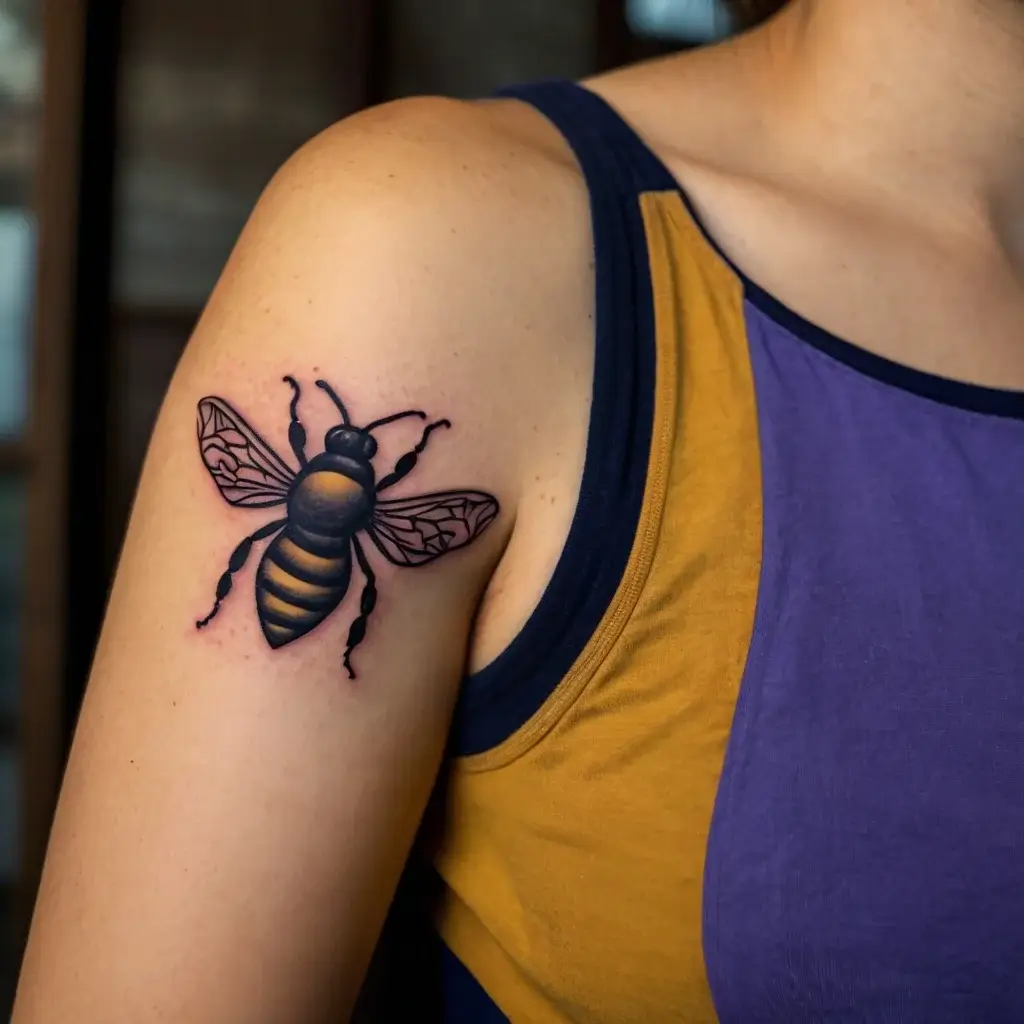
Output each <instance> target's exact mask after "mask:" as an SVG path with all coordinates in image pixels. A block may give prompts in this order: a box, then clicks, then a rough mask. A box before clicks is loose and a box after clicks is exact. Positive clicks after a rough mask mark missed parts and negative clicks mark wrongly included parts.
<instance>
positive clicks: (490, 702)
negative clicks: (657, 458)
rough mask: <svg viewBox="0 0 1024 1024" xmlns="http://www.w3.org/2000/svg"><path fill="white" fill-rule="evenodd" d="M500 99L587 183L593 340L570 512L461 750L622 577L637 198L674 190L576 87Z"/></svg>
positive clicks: (581, 640)
mask: <svg viewBox="0 0 1024 1024" xmlns="http://www.w3.org/2000/svg"><path fill="white" fill-rule="evenodd" d="M497 95H498V97H500V98H507V99H516V100H519V101H520V102H523V103H526V104H529V105H531V106H533V107H535V108H536V109H537V110H538V111H539V112H540V113H541V114H542V115H544V116H545V117H546V118H547V119H548V120H549V121H550V122H551V123H552V124H553V125H554V127H555V128H557V129H558V131H559V132H560V133H561V134H562V135H563V136H564V137H565V139H566V141H567V143H568V145H569V146H570V147H571V149H572V150H573V152H574V154H575V157H576V160H577V162H578V164H579V166H580V169H581V171H582V173H583V176H584V178H585V180H586V184H587V188H588V191H589V195H590V208H591V219H592V230H593V243H594V261H595V276H596V306H595V335H596V336H595V358H594V379H593V392H592V404H591V411H590V424H589V433H588V437H587V450H586V457H585V461H584V468H583V476H582V480H581V484H580V492H579V498H578V501H577V505H576V511H575V514H574V516H573V520H572V524H571V526H570V529H569V534H568V537H567V539H566V542H565V546H564V547H563V549H562V553H561V555H560V557H559V560H558V562H557V564H556V566H555V570H554V572H553V574H552V576H551V579H550V580H549V582H548V585H547V587H546V588H545V590H544V592H543V594H542V595H541V598H540V600H539V602H538V603H537V605H536V607H535V609H534V611H533V612H532V614H531V615H530V616H529V618H528V619H527V621H526V623H525V624H524V626H523V627H522V629H521V630H520V632H519V633H518V634H517V635H516V636H515V637H514V639H513V640H512V641H511V643H510V644H509V646H508V647H506V648H505V650H504V651H503V652H502V653H501V654H499V655H498V657H497V658H496V659H495V660H494V661H492V662H491V663H490V664H489V665H487V666H486V667H485V668H483V669H481V670H480V671H479V672H477V673H475V674H474V675H471V676H468V677H467V678H466V679H465V680H464V683H463V686H462V688H461V691H460V696H459V700H458V703H457V706H456V709H455V715H454V719H453V727H452V736H451V742H450V753H451V755H452V756H455V757H469V758H474V755H484V754H486V753H488V752H490V751H494V750H495V748H497V747H499V746H501V745H502V744H504V743H506V741H508V740H510V739H511V738H512V737H514V736H516V734H517V733H519V732H520V730H522V729H523V727H524V726H525V725H526V724H527V723H528V722H530V721H531V719H533V718H534V716H536V715H537V713H538V712H539V711H541V709H542V708H544V706H545V704H546V703H547V702H548V700H549V698H551V697H552V695H553V694H554V693H555V691H556V689H557V688H558V687H559V684H560V683H561V682H562V681H563V679H565V677H566V676H567V675H568V674H569V672H570V670H571V669H572V668H573V666H574V664H575V663H576V661H577V659H578V658H579V657H580V655H581V654H582V653H583V651H584V649H585V648H586V647H587V644H588V643H589V642H590V640H591V638H592V637H593V636H594V635H595V633H596V631H597V630H598V629H599V627H600V626H601V623H602V619H603V618H604V616H605V614H606V612H607V611H608V610H609V608H610V606H611V605H612V603H613V601H614V599H615V596H616V592H617V591H618V589H619V586H620V583H621V582H622V580H623V578H624V576H625V574H626V571H627V567H628V565H629V563H630V557H631V554H632V551H633V547H634V540H635V538H636V536H637V531H638V528H639V526H640V524H641V518H642V513H643V509H644V495H645V490H646V486H647V479H648V469H649V464H650V454H651V447H652V439H653V437H654V432H655V423H654V420H655V394H656V389H657V386H658V358H657V339H656V333H655V332H656V325H655V312H654V295H653V284H652V279H651V267H650V256H649V249H648V240H647V232H646V229H645V223H644V216H643V211H642V208H641V202H640V200H641V196H643V195H644V194H648V193H652V192H668V191H671V192H677V191H678V186H677V184H676V182H675V180H674V178H673V177H672V175H671V174H670V173H669V171H668V170H667V169H666V168H665V167H664V165H663V164H662V163H661V161H660V160H658V158H657V157H656V156H655V155H654V154H653V153H652V152H651V151H650V150H649V149H648V148H647V146H646V145H645V144H644V143H643V142H642V141H641V139H640V138H639V136H637V135H636V133H635V132H634V131H633V129H632V128H630V127H629V125H627V124H626V122H625V121H623V120H622V118H621V117H620V116H619V115H618V114H617V113H615V112H614V111H613V110H612V108H611V107H610V106H609V105H608V104H606V103H605V101H604V100H602V99H601V98H599V97H598V96H596V95H595V94H594V93H591V92H589V91H588V90H587V89H585V88H584V87H582V86H580V85H577V84H575V83H572V82H568V81H552V82H541V83H534V84H531V85H526V86H519V87H515V88H512V89H506V90H503V91H502V92H500V93H498V94H497ZM474 759H475V758H474ZM485 760H486V758H485Z"/></svg>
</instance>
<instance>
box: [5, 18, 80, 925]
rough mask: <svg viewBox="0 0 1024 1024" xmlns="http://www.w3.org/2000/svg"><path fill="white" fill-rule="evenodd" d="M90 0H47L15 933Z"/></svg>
mask: <svg viewBox="0 0 1024 1024" xmlns="http://www.w3.org/2000/svg"><path fill="white" fill-rule="evenodd" d="M86 3H87V0H46V2H45V3H43V4H42V11H43V40H42V42H43V105H42V126H41V128H42V130H41V144H40V153H39V161H38V164H37V170H36V187H35V191H34V194H35V203H34V206H35V211H36V218H37V225H38V228H37V231H38V234H37V239H38V241H37V246H38V248H37V260H36V285H35V319H34V324H35V330H34V339H33V340H34V345H33V354H32V388H31V401H30V407H29V423H28V432H27V439H26V442H25V445H24V446H23V458H24V462H25V464H24V467H23V468H24V476H25V479H26V480H27V486H28V522H27V537H26V553H25V577H24V600H23V603H22V608H23V612H22V615H23V618H22V629H21V636H22V663H21V673H20V694H19V696H20V701H21V704H20V722H19V736H18V740H19V758H18V764H19V770H20V780H19V781H20V806H19V812H20V823H19V837H20V851H19V854H20V856H19V861H20V863H19V872H18V881H17V886H16V891H15V894H14V895H15V902H14V906H15V916H16V927H17V928H18V931H19V933H20V934H23V933H24V931H25V929H26V927H27V922H28V919H29V916H30V914H31V909H32V904H33V903H34V901H35V892H36V889H37V886H38V880H39V873H40V870H41V866H42V861H43V855H44V852H45V849H46V842H47V838H48V835H49V831H50V822H51V819H52V816H53V809H54V806H55V801H56V795H57V789H58V785H59V779H60V772H61V765H62V760H63V758H62V749H61V746H62V744H61V727H62V713H63V691H64V682H65V671H66V661H65V657H66V643H65V636H66V621H67V608H66V585H65V582H66V565H67V524H68V516H67V478H68V472H67V471H68V437H69V428H70V403H69V395H70V368H71V357H72V348H73V338H74V323H75V299H76V294H75V293H76V276H77V264H78V258H77V257H78V208H79V174H78V168H79V154H80V150H81V122H82V117H81V112H82V96H83V80H84V66H85V24H86Z"/></svg>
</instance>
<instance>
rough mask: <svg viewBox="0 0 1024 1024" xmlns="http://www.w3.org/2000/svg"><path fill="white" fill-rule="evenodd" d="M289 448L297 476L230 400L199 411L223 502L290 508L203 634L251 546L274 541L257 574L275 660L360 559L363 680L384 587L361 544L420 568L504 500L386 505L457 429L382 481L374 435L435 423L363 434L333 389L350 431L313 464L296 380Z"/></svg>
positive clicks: (337, 595)
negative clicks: (365, 648)
mask: <svg viewBox="0 0 1024 1024" xmlns="http://www.w3.org/2000/svg"><path fill="white" fill-rule="evenodd" d="M284 382H285V383H286V384H288V385H290V387H291V388H292V392H293V394H292V400H291V406H290V412H291V422H290V423H289V426H288V442H289V444H290V445H291V449H292V452H293V453H294V455H295V458H296V459H297V460H298V463H299V469H298V470H297V471H296V470H294V469H292V467H291V466H289V465H288V464H287V463H286V462H285V461H284V459H282V458H281V457H280V456H279V455H278V454H277V452H275V451H274V449H273V448H272V447H271V446H270V445H269V444H268V443H267V442H266V441H265V440H264V439H263V438H262V437H260V435H259V434H257V433H256V431H255V430H253V428H252V427H251V426H249V424H248V423H247V422H246V421H245V419H244V418H243V417H242V416H241V415H240V414H239V413H238V412H237V411H236V410H235V409H234V408H232V407H231V405H229V404H228V403H227V402H226V401H224V399H223V398H215V397H210V398H204V399H202V400H201V401H200V402H199V409H198V412H199V451H200V454H201V455H202V459H203V463H204V464H205V466H206V468H207V469H208V470H209V471H210V475H211V476H212V477H213V480H214V483H216V485H217V487H218V489H219V490H220V493H221V495H222V496H223V498H224V500H225V501H227V502H228V504H230V505H235V506H238V507H240V508H256V509H259V508H273V507H275V506H278V505H284V506H286V508H287V513H286V515H285V517H284V518H281V519H276V520H275V521H274V522H272V523H267V525H266V526H263V527H261V528H260V529H258V530H257V531H256V532H255V533H253V534H251V535H250V536H248V537H246V538H245V539H244V540H243V541H242V542H241V543H240V544H239V545H238V547H236V548H235V550H234V552H233V553H232V555H231V557H230V559H228V567H227V570H226V572H225V573H224V574H223V575H222V576H221V578H220V581H219V582H218V583H217V596H216V600H215V602H214V605H213V610H212V611H211V612H210V614H209V615H207V616H206V618H204V619H200V620H199V621H198V622H197V623H196V628H197V629H205V628H206V627H207V626H208V625H209V624H210V623H211V622H212V621H213V619H214V617H215V616H216V615H217V613H218V612H219V611H220V606H221V603H222V602H223V601H224V599H225V598H226V597H227V596H228V594H229V593H230V592H231V586H232V577H233V576H234V575H235V573H237V572H239V571H240V570H241V569H242V568H243V566H244V565H245V563H246V562H247V561H248V558H249V555H250V554H251V552H252V548H253V545H254V544H256V543H258V542H260V541H264V540H267V539H269V538H271V537H272V538H273V541H272V542H271V544H270V545H269V546H268V547H267V550H266V551H265V552H264V554H263V558H262V559H261V561H260V564H259V568H258V569H257V572H256V610H257V613H258V615H259V621H260V626H261V627H262V629H263V635H264V636H265V637H266V639H267V643H269V644H270V646H271V647H272V648H274V649H275V650H276V649H277V648H279V647H284V646H285V645H286V644H290V643H292V642H293V641H294V640H298V639H299V638H300V637H303V636H305V635H306V634H307V633H309V632H311V631H312V630H313V629H315V628H316V627H317V626H319V625H320V623H322V622H323V621H324V620H325V619H326V618H327V616H328V615H330V614H331V612H333V611H334V610H335V609H336V608H337V607H338V605H339V604H340V603H341V600H342V598H344V596H345V594H346V592H347V591H348V587H349V583H350V582H351V579H352V557H353V554H354V555H355V561H356V562H357V563H358V565H359V569H360V571H361V572H362V574H363V578H364V580H365V585H364V587H363V592H362V596H361V598H360V602H359V615H358V617H357V618H356V619H355V621H354V622H353V623H352V625H351V627H350V629H349V634H348V642H347V644H346V647H345V655H344V658H343V664H344V666H345V668H346V670H347V671H348V675H349V678H350V679H355V670H354V669H353V667H352V652H353V651H354V650H355V649H356V647H358V646H359V644H360V643H362V641H363V639H364V637H365V636H366V627H367V624H368V623H369V621H370V616H371V615H372V614H373V610H374V608H375V607H376V604H377V581H376V576H375V575H374V572H373V568H372V566H371V565H370V561H369V559H368V558H367V557H366V552H365V551H364V550H363V545H362V543H361V542H360V539H359V534H361V533H362V534H365V535H366V536H367V537H369V538H370V540H371V541H372V542H373V544H374V545H375V546H376V548H377V550H378V551H380V553H381V554H382V555H383V556H384V557H385V558H386V559H387V560H388V561H389V562H391V563H392V564H393V565H397V566H402V567H405V568H416V567H419V566H422V565H427V564H428V563H430V562H433V561H434V560H435V559H438V558H440V557H441V556H442V555H446V554H448V553H449V552H450V551H455V550H457V549H458V548H461V547H464V546H465V545H467V544H469V543H470V542H471V541H473V540H475V539H476V538H477V537H479V536H480V534H481V533H483V531H484V530H486V529H487V527H488V526H490V524H491V523H492V522H494V520H495V519H496V518H497V515H498V501H497V499H496V498H494V497H493V496H492V495H490V494H486V493H484V492H483V491H441V492H439V493H436V494H422V495H418V496H415V497H408V498H391V499H387V498H381V497H380V495H381V493H382V492H384V491H386V490H388V489H389V488H390V487H393V486H394V485H395V484H397V483H398V482H399V481H400V480H404V479H405V478H406V477H407V476H408V475H409V474H410V473H411V472H412V471H413V469H415V468H416V463H417V461H418V459H419V456H420V455H422V454H423V451H424V450H425V449H426V447H427V442H428V440H429V439H430V436H431V434H433V433H434V431H436V430H441V429H447V428H449V427H451V423H450V422H449V421H448V420H436V421H435V422H433V423H429V424H428V425H427V426H426V427H425V428H424V430H423V435H422V436H421V438H420V440H419V443H418V444H417V445H416V446H415V447H414V448H413V449H412V450H411V451H409V452H407V453H406V454H405V455H403V456H402V457H401V458H400V459H399V460H398V462H397V463H396V464H395V468H394V470H393V471H392V472H391V473H388V474H387V476H385V477H384V478H383V479H382V480H380V481H378V480H377V479H376V473H375V471H374V467H373V463H372V461H371V460H372V459H373V457H374V455H376V454H377V442H376V440H375V439H374V437H373V431H375V430H377V429H379V428H380V427H384V426H387V425H388V424H389V423H395V422H396V421H398V420H403V419H409V418H413V417H415V418H418V419H420V420H426V419H427V414H426V413H425V412H423V411H422V410H420V409H410V410H408V411H406V412H398V413H394V414H393V415H391V416H385V417H384V418H383V419H379V420H375V421H374V422H373V423H370V424H369V425H368V426H365V427H355V426H353V425H352V422H351V420H350V419H349V415H348V411H347V410H346V408H345V405H344V403H343V402H342V400H341V399H340V398H339V397H338V395H337V394H336V392H335V391H334V389H333V388H332V387H331V386H330V384H328V383H327V382H326V381H322V380H318V381H317V382H316V385H317V387H318V388H320V389H321V390H322V391H324V392H326V393H327V395H328V396H329V397H330V399H331V401H332V402H333V403H334V405H335V406H336V408H337V410H338V412H339V413H340V414H341V423H340V424H339V425H338V426H335V427H331V429H330V430H328V431H327V435H326V436H325V438H324V451H323V452H321V453H320V454H319V455H315V456H314V457H313V458H311V459H307V457H306V429H305V427H303V425H302V422H301V420H300V419H299V412H298V409H299V398H300V397H301V390H300V388H299V384H298V382H297V381H296V380H295V378H294V377H285V378H284Z"/></svg>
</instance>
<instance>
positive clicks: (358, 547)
mask: <svg viewBox="0 0 1024 1024" xmlns="http://www.w3.org/2000/svg"><path fill="white" fill-rule="evenodd" d="M352 547H353V548H355V552H356V561H357V562H358V563H359V568H360V569H361V570H362V573H363V576H364V577H365V578H366V585H365V586H364V587H363V593H362V596H361V597H360V598H359V618H357V619H356V620H355V622H353V623H352V626H351V628H350V629H349V631H348V643H347V644H346V646H345V657H344V660H343V664H344V665H345V668H346V670H347V671H348V677H349V679H355V677H356V673H355V670H354V669H353V668H352V652H353V651H354V650H355V649H356V648H357V647H358V646H359V645H360V644H361V643H362V642H363V640H364V639H365V637H366V625H367V623H368V622H369V621H370V616H371V615H372V614H373V609H374V608H376V607H377V577H376V576H375V575H374V572H373V569H372V567H371V566H370V563H369V561H368V559H367V557H366V553H365V552H364V551H363V546H362V544H360V543H359V538H358V537H353V538H352Z"/></svg>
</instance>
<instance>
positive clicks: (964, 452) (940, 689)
mask: <svg viewBox="0 0 1024 1024" xmlns="http://www.w3.org/2000/svg"><path fill="white" fill-rule="evenodd" d="M747 316H748V329H749V337H750V347H751V358H752V362H753V367H754V373H755V379H756V385H757V397H758V405H759V418H760V430H761V448H762V464H763V475H764V563H763V568H762V579H761V591H760V595H759V604H758V611H757V619H756V623H755V630H754V637H753V641H752V645H751V650H750V654H749V661H748V665H747V669H746V675H745V678H744V682H743V686H742V689H741V693H740V697H739V702H738V704H737V710H736V718H735V723H734V727H733V734H732V736H731V738H730V745H729V750H728V755H727V758H726V763H725V768H724V772H723V776H722V780H721V784H720V789H719V795H718V803H717V806H716V810H715V815H714V820H713V824H712V832H711V836H710V839H709V846H708V862H707V871H706V878H705V883H706V893H705V922H704V925H705V932H704V943H705V953H706V958H707V965H708V971H709V977H710V980H711V984H712V989H713V992H714V996H715V1002H716V1006H717V1009H718V1012H719V1014H720V1017H721V1021H722V1024H757V1022H771V1024H803V1022H811V1021H814V1022H819V1021H829V1022H852V1021H858V1022H860V1021H863V1022H870V1024H885V1022H890V1021H900V1022H920V1024H944V1022H947V1021H948V1022H954V1021H955V1022H958V1024H963V1022H973V1021H979V1022H985V1024H999V1022H1004V1021H1005V1022H1011V1021H1012V1022H1018V1024H1019V1022H1021V1021H1024V640H1022V630H1024V522H1022V517H1024V422H1021V421H1020V420H1018V419H1013V418H1008V417H997V416H992V415H985V414H983V413H979V412H972V411H967V410H965V409H960V408H955V407H951V406H947V405H942V404H940V403H938V402H935V401H932V400H930V399H928V398H924V397H921V396H919V395H916V394H912V393H909V392H907V391H905V390H901V389H899V388H897V387H894V386H892V385H891V384H889V383H886V382H884V381H882V380H878V379H875V378H873V377H870V376H867V375H864V374H862V373H860V372H858V371H857V370H854V369H852V368H851V367H849V366H847V365H845V364H844V363H842V362H840V361H838V360H836V359H834V358H832V357H831V356H829V355H826V354H825V353H823V352H821V351H819V350H818V349H816V348H814V347H813V346H812V345H810V344H808V343H807V342H806V341H804V340H802V339H800V338H797V337H796V336H794V335H793V334H792V333H791V332H789V331H788V330H787V329H784V328H783V327H781V326H779V325H778V324H776V323H775V322H773V321H771V320H769V319H768V318H767V317H766V316H765V315H764V314H762V313H761V312H760V311H759V310H758V309H756V308H754V306H752V305H750V304H749V303H748V306H747Z"/></svg>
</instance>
